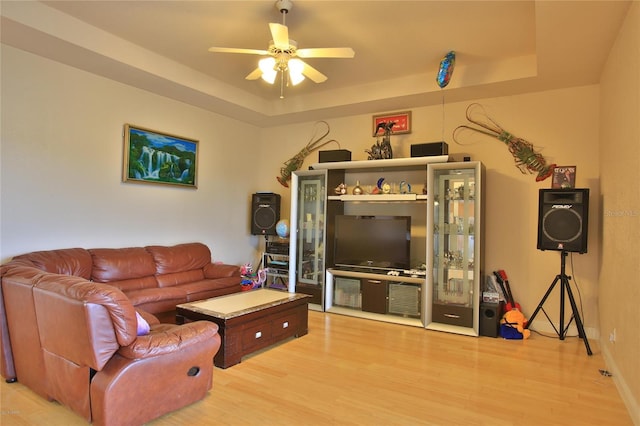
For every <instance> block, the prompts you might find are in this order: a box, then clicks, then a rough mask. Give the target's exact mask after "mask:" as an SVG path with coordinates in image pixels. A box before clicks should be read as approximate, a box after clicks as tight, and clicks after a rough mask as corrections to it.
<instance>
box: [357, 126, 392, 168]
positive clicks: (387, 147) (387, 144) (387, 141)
mask: <svg viewBox="0 0 640 426" xmlns="http://www.w3.org/2000/svg"><path fill="white" fill-rule="evenodd" d="M395 124H396V123H395V121H389V122H384V121H383V122H381V123H378V127H376V132H375V134H376V135H377V134H378V132H379V131H380V129H383V130H384V135H383V137H382V143H381V142H380V140H379V139H378V140H377V141H376V143H375V144H373V145H372V146H371V149H365V152H366V153H367V154H369V157H368V160H385V159H389V158H393V150H392V149H391V129H393V126H394V125H395Z"/></svg>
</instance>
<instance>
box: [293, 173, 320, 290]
mask: <svg viewBox="0 0 640 426" xmlns="http://www.w3.org/2000/svg"><path fill="white" fill-rule="evenodd" d="M299 190H300V194H299V197H300V198H299V200H300V201H299V204H298V208H299V210H298V229H299V230H300V231H299V234H298V236H297V238H298V244H297V246H298V247H297V250H298V253H297V265H296V266H297V267H296V272H297V274H298V276H297V280H298V282H299V283H304V284H311V285H322V283H323V280H324V278H323V277H324V251H323V246H324V198H325V194H324V180H323V179H321V178H318V177H317V176H313V177H302V178H300V183H299Z"/></svg>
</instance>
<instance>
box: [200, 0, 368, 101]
mask: <svg viewBox="0 0 640 426" xmlns="http://www.w3.org/2000/svg"><path fill="white" fill-rule="evenodd" d="M275 6H276V8H277V9H278V10H279V11H280V13H281V14H282V24H278V23H273V22H270V23H269V30H270V31H271V38H272V40H271V41H270V42H269V48H268V49H267V50H258V49H237V48H233V47H210V48H209V52H215V53H248V54H250V55H263V56H266V57H265V58H262V59H260V61H259V62H258V68H256V69H255V70H253V71H252V72H251V73H249V74H248V75H247V76H246V77H245V78H246V79H247V80H257V79H258V78H261V77H262V79H263V80H265V81H266V82H268V83H270V84H274V82H275V79H276V77H277V76H278V73H280V98H284V86H285V85H286V84H285V79H286V78H287V75H288V80H287V81H288V83H290V84H291V85H292V86H295V85H296V84H299V83H300V82H302V81H303V80H304V79H305V77H308V78H309V79H310V80H311V81H313V82H315V83H323V82H325V81H326V80H327V76H326V75H324V74H322V73H321V72H320V71H318V70H317V69H315V68H314V67H312V66H311V65H309V64H307V63H306V62H304V61H303V60H302V59H300V58H353V57H354V55H355V52H354V51H353V49H351V48H350V47H325V48H311V49H298V44H297V43H296V42H295V40H290V39H289V29H288V28H287V26H286V25H285V16H286V14H287V13H289V11H290V10H291V8H292V7H293V2H292V1H291V0H277V1H276V4H275ZM287 71H288V72H287Z"/></svg>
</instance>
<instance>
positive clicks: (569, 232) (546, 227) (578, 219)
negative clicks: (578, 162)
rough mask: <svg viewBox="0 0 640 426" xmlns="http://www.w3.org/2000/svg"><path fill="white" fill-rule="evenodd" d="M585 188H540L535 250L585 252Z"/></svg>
mask: <svg viewBox="0 0 640 426" xmlns="http://www.w3.org/2000/svg"><path fill="white" fill-rule="evenodd" d="M588 219H589V189H573V188H572V189H541V190H540V196H539V213H538V249H539V250H559V251H567V252H577V253H586V252H587V226H588V224H589V220H588Z"/></svg>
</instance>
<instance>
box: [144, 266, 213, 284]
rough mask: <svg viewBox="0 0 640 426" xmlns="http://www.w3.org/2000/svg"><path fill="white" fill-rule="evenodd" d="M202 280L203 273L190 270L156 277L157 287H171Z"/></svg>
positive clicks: (200, 270) (198, 270) (197, 270)
mask: <svg viewBox="0 0 640 426" xmlns="http://www.w3.org/2000/svg"><path fill="white" fill-rule="evenodd" d="M203 279H204V271H203V270H202V269H192V270H191V271H184V272H174V273H172V274H163V275H158V276H156V281H158V286H159V287H171V286H175V285H180V284H184V283H191V282H194V281H200V280H203Z"/></svg>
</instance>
